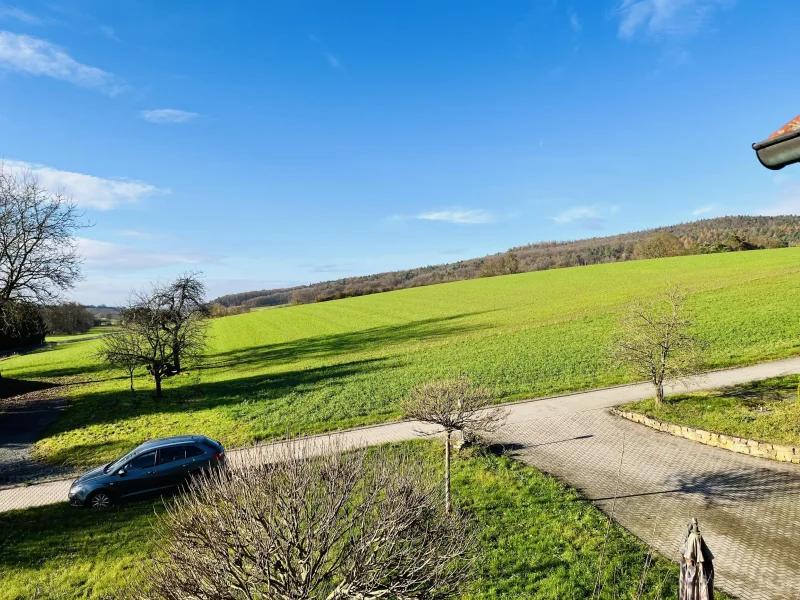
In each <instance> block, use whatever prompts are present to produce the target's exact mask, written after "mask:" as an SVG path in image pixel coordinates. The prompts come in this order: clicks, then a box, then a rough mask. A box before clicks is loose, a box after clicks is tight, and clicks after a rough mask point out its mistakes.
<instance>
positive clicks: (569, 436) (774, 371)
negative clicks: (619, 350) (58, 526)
mask: <svg viewBox="0 0 800 600" xmlns="http://www.w3.org/2000/svg"><path fill="white" fill-rule="evenodd" d="M796 373H800V358H793V359H788V360H783V361H776V362H772V363H765V364H760V365H754V366H750V367H743V368H739V369H730V370H724V371H714V372H711V373H707V374H706V375H704V376H702V377H699V378H696V379H693V380H692V381H691V382H689V384H688V385H686V386H677V387H676V386H673V387H672V388H671V389H670V390H669V392H671V393H676V392H679V391H682V390H701V389H714V388H719V387H725V386H730V385H736V384H740V383H745V382H748V381H755V380H759V379H767V378H770V377H777V376H780V375H789V374H796ZM649 396H651V389H650V387H649V386H648V385H645V384H635V385H628V386H620V387H614V388H606V389H601V390H594V391H590V392H581V393H577V394H571V395H567V396H558V397H554V398H547V399H543V400H534V401H527V402H520V403H516V404H512V405H509V417H508V421H507V425H506V426H505V427H504V428H503V429H502V430H501V431H499V432H498V433H497V434H496V436H495V437H496V440H495V441H497V442H499V443H502V444H506V445H507V446H508V448H510V449H513V452H514V454H515V455H516V456H517V457H518V458H519V459H521V460H523V461H525V462H527V463H529V464H532V465H534V466H536V467H537V468H539V469H541V470H543V471H546V472H549V473H552V474H553V475H555V476H557V477H559V478H560V479H562V480H563V481H565V482H566V483H568V484H569V485H571V486H574V487H576V488H578V489H579V490H581V491H582V492H583V493H584V494H585V495H586V496H588V497H589V498H590V499H592V500H593V501H594V502H595V503H596V504H597V505H598V506H599V507H600V508H601V509H603V510H604V511H605V512H606V513H608V514H613V516H614V518H615V519H616V520H617V521H619V522H620V523H621V524H622V525H623V526H625V527H626V528H628V529H629V530H630V531H631V532H633V533H634V534H635V535H637V536H638V537H639V538H641V539H643V540H645V541H646V542H648V543H651V544H652V545H653V547H654V548H655V549H656V550H657V551H658V552H660V553H661V554H663V555H664V556H667V557H669V558H673V559H676V558H677V552H678V548H679V545H680V543H681V542H682V541H683V536H684V534H685V530H686V524H687V522H688V521H689V519H690V518H691V517H697V518H698V520H699V521H700V525H701V529H702V531H703V533H704V535H705V537H706V539H707V541H708V543H709V546H710V547H711V549H712V551H713V552H714V554H715V556H716V559H717V560H716V562H715V564H716V567H717V573H718V576H717V581H718V584H719V585H720V586H721V587H722V588H723V589H725V590H726V591H728V592H731V593H733V594H734V595H737V596H739V597H741V598H744V599H751V598H752V599H755V600H762V599H763V600H773V599H776V600H777V599H782V600H783V599H790V598H800V559H798V556H800V503H798V502H797V497H798V493H799V492H800V467H798V466H797V465H790V464H785V463H777V462H772V461H767V460H762V459H757V458H753V457H750V456H746V455H741V454H735V453H733V452H729V451H726V450H722V449H719V448H713V447H711V446H705V445H702V444H697V443H694V442H691V441H689V440H685V439H682V438H676V437H673V436H669V435H667V434H664V433H661V432H658V431H655V430H653V429H650V428H647V427H644V426H641V425H638V424H636V423H632V422H630V421H626V420H623V419H619V418H617V417H614V416H612V415H611V414H610V413H609V411H608V410H607V409H608V408H609V407H611V406H614V405H617V404H621V403H623V402H629V401H633V400H638V399H642V398H647V397H649ZM420 432H424V433H433V432H435V429H433V428H431V427H428V426H422V425H421V424H418V423H414V422H399V423H389V424H386V425H377V426H374V427H364V428H360V429H355V430H351V431H344V432H337V433H332V434H330V435H325V436H317V437H316V438H307V439H306V440H302V441H301V442H300V443H302V444H314V443H317V444H319V443H320V440H324V441H325V442H332V443H334V444H336V445H337V446H338V447H340V448H342V449H349V448H357V447H364V446H368V445H374V444H381V443H386V442H395V441H402V440H408V439H413V438H415V437H417V436H418V435H419V433H420ZM295 443H298V442H295ZM316 447H317V448H319V445H318V446H316ZM276 449H281V444H273V445H269V446H262V447H259V448H255V449H246V450H239V451H232V452H230V453H229V455H230V461H231V465H232V466H233V467H237V466H242V465H246V464H253V463H256V462H258V461H262V460H265V459H266V458H268V457H269V455H270V454H271V453H273V452H275V451H276ZM623 451H624V453H623ZM618 471H619V472H620V477H619V479H617V472H618ZM69 485H70V481H68V480H67V481H55V482H49V483H43V484H38V485H32V486H29V487H22V488H13V489H7V490H2V491H0V512H1V511H7V510H12V509H16V508H25V507H30V506H38V505H42V504H51V503H54V502H60V501H63V500H65V499H66V493H67V490H68V489H69ZM612 548H613V542H612Z"/></svg>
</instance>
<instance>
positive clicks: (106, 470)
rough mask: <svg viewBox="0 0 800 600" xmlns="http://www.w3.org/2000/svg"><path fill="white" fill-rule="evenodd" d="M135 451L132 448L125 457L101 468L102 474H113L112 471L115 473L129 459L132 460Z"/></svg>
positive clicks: (135, 449)
mask: <svg viewBox="0 0 800 600" xmlns="http://www.w3.org/2000/svg"><path fill="white" fill-rule="evenodd" d="M137 450H138V448H134V449H133V450H131V451H130V452H128V453H127V454H126V455H125V456H123V457H122V458H120V459H119V460H117V461H115V462H113V463H108V464H107V465H106V466H105V467H104V468H103V473H113V472H114V471H117V470H118V469H121V468H122V466H123V465H124V464H125V463H127V462H128V461H129V460H130V459H132V458H133V457H134V456H135V455H136V451H137Z"/></svg>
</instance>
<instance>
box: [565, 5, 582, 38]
mask: <svg viewBox="0 0 800 600" xmlns="http://www.w3.org/2000/svg"><path fill="white" fill-rule="evenodd" d="M567 16H568V17H569V26H570V27H572V31H573V33H580V32H581V29H583V24H582V23H581V20H580V19H579V18H578V13H576V12H575V11H574V10H572V9H569V10H568V11H567Z"/></svg>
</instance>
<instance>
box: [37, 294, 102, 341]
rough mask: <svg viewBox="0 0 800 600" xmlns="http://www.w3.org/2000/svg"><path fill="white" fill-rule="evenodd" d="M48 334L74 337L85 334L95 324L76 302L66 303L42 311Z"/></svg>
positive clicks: (92, 317)
mask: <svg viewBox="0 0 800 600" xmlns="http://www.w3.org/2000/svg"><path fill="white" fill-rule="evenodd" d="M42 313H43V315H44V322H45V325H46V326H47V332H48V333H51V334H52V333H55V334H59V335H75V334H78V333H86V332H87V331H89V330H90V329H91V328H92V327H93V326H94V324H95V318H94V315H93V314H92V313H90V312H89V311H88V310H86V308H85V307H84V306H82V305H80V304H78V303H77V302H67V303H65V304H58V305H55V306H46V307H44V309H42Z"/></svg>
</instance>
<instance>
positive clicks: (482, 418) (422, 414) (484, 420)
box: [403, 375, 508, 513]
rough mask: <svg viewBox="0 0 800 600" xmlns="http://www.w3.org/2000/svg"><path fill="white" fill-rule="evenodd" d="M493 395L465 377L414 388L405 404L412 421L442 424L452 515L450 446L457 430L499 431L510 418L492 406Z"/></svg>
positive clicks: (447, 496)
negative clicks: (506, 419) (453, 434)
mask: <svg viewBox="0 0 800 600" xmlns="http://www.w3.org/2000/svg"><path fill="white" fill-rule="evenodd" d="M492 400H493V396H492V394H491V392H490V391H489V390H488V389H487V388H484V387H478V386H475V385H473V383H472V382H471V381H470V380H469V379H468V378H467V377H464V376H463V375H462V376H460V377H458V378H456V379H446V380H444V381H434V382H431V383H426V384H423V385H420V386H418V387H416V388H414V389H413V390H412V391H411V397H410V398H409V399H408V400H406V401H405V402H404V403H403V410H404V412H405V415H406V417H407V418H409V419H415V420H417V421H423V422H425V423H433V424H434V425H439V426H441V427H442V428H443V429H444V432H445V452H444V481H445V484H444V487H445V507H446V510H447V512H448V513H449V512H450V505H451V502H450V446H451V436H452V433H453V432H454V431H459V432H461V434H462V435H465V434H466V435H467V436H469V435H475V434H478V433H491V432H493V431H496V430H497V429H498V428H499V427H500V426H501V425H502V424H503V422H504V421H505V418H506V416H508V411H507V410H505V409H503V408H501V407H497V406H495V407H492V406H491V405H492Z"/></svg>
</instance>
